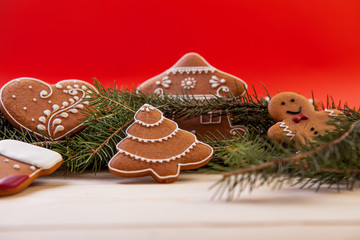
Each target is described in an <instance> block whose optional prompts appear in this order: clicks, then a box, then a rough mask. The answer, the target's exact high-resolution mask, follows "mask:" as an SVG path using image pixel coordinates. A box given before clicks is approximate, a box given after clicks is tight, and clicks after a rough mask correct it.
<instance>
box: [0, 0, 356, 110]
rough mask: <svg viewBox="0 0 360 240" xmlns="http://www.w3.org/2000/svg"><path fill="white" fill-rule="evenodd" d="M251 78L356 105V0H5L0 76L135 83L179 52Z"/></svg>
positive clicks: (0, 4)
mask: <svg viewBox="0 0 360 240" xmlns="http://www.w3.org/2000/svg"><path fill="white" fill-rule="evenodd" d="M189 51H195V52H198V53H200V54H201V55H202V56H204V57H205V59H207V60H208V61H209V63H210V64H212V65H213V66H215V67H217V68H219V69H221V70H223V71H225V72H229V73H231V74H233V75H236V76H238V77H240V78H242V79H243V80H245V81H246V82H247V83H248V84H249V85H251V84H253V85H254V86H255V88H256V89H257V91H258V93H259V94H263V93H265V91H264V89H263V88H262V86H261V82H262V83H264V84H265V85H266V86H267V89H268V90H269V91H270V93H272V94H273V93H275V92H276V91H277V88H279V89H280V90H281V91H296V92H300V93H302V94H304V95H306V96H307V97H309V96H311V90H313V91H314V93H315V97H316V98H318V99H319V100H325V99H326V95H327V94H329V95H332V96H333V97H334V98H335V100H337V101H338V100H340V99H341V100H342V101H347V102H349V104H350V105H352V106H359V105H360V104H359V97H358V95H359V89H360V81H359V79H360V67H359V66H360V65H359V63H360V1H357V0H346V1H339V0H337V1H330V0H328V1H323V0H311V1H304V0H302V1H288V0H283V1H281V0H272V1H268V0H264V1H258V0H252V1H250V0H249V1H240V0H235V1H230V0H228V1H226V0H223V1H211V0H207V1H195V0H181V1H177V0H175V1H165V0H158V1H146V0H128V1H125V0H121V1H105V0H97V1H95V0H78V1H76V0H61V1H49V0H36V1H34V0H23V1H20V0H0V84H1V85H3V84H4V83H6V82H7V81H9V80H11V79H13V78H17V77H23V76H27V77H35V78H39V79H41V80H44V81H47V82H49V83H55V82H57V81H59V80H62V79H69V78H77V79H82V80H86V81H89V82H91V81H92V80H91V78H92V77H97V78H98V79H99V80H100V81H101V82H102V83H104V84H105V85H107V84H109V83H113V81H116V82H117V83H118V85H125V86H134V85H138V84H139V83H141V82H143V81H144V80H146V79H148V78H150V77H152V76H154V75H156V74H158V73H160V72H162V71H164V70H166V69H167V68H169V67H170V66H171V65H172V64H174V63H175V62H176V61H177V60H178V59H179V58H180V57H181V56H182V55H183V54H185V53H187V52H189Z"/></svg>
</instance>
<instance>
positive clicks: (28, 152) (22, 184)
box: [0, 140, 62, 196]
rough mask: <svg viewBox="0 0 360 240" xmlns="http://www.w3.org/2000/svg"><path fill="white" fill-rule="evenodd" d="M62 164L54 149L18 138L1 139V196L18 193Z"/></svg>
mask: <svg viewBox="0 0 360 240" xmlns="http://www.w3.org/2000/svg"><path fill="white" fill-rule="evenodd" d="M61 164H62V157H61V155H60V154H59V153H57V152H54V151H52V150H49V149H46V148H43V147H38V146H35V145H32V144H29V143H24V142H20V141H16V140H2V141H0V196H5V195H11V194H15V193H18V192H20V191H22V190H23V189H25V188H26V187H27V186H29V185H30V184H31V183H32V182H33V181H34V180H35V179H36V178H37V177H39V176H42V175H49V174H51V173H52V172H54V171H55V170H56V169H57V168H59V167H60V166H61Z"/></svg>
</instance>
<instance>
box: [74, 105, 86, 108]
mask: <svg viewBox="0 0 360 240" xmlns="http://www.w3.org/2000/svg"><path fill="white" fill-rule="evenodd" d="M75 107H76V108H79V109H83V108H84V105H82V104H78V105H76V106H75Z"/></svg>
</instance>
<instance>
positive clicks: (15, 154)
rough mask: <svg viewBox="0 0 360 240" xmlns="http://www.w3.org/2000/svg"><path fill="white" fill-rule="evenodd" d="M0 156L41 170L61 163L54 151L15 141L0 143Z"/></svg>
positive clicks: (58, 155) (59, 156)
mask: <svg viewBox="0 0 360 240" xmlns="http://www.w3.org/2000/svg"><path fill="white" fill-rule="evenodd" d="M19 150H21V151H19ZM0 154H1V155H3V156H6V157H8V158H11V159H15V160H17V161H20V162H23V163H26V164H29V165H33V166H36V167H38V168H41V169H49V168H52V167H53V166H55V165H56V164H57V163H59V162H61V161H62V157H61V155H60V154H59V153H57V152H55V151H52V150H49V149H46V148H43V147H39V146H35V145H32V144H29V143H25V142H20V141H16V140H2V141H0Z"/></svg>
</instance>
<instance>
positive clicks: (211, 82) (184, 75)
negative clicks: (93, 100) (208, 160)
mask: <svg viewBox="0 0 360 240" xmlns="http://www.w3.org/2000/svg"><path fill="white" fill-rule="evenodd" d="M246 88H247V84H246V83H245V82H244V81H243V80H241V79H240V78H238V77H235V76H233V75H230V74H228V73H225V72H222V71H220V70H218V69H216V68H215V67H213V66H211V65H210V64H209V63H208V62H207V61H206V60H205V59H204V58H203V57H201V56H200V55H199V54H197V53H188V54H185V55H184V56H183V57H182V58H181V59H180V60H179V61H178V62H177V63H175V65H174V66H172V67H171V68H170V69H168V70H166V71H165V72H163V73H161V74H159V75H157V76H155V77H153V78H151V79H149V80H147V81H145V82H144V83H142V84H141V85H140V86H139V87H138V89H139V90H140V91H142V92H143V93H145V94H149V95H150V94H158V95H164V94H167V95H173V96H178V97H184V96H185V95H191V96H193V97H194V98H196V99H204V98H207V99H211V98H214V97H216V96H217V97H229V96H230V95H233V96H241V95H243V94H245V91H246ZM175 121H176V122H178V124H179V126H180V127H181V128H183V129H185V130H188V131H191V132H193V133H196V134H199V135H208V134H209V132H210V133H212V134H215V135H218V133H221V134H222V135H225V136H232V135H237V134H240V135H243V134H244V133H245V132H246V128H245V127H244V126H242V125H233V123H232V119H231V116H230V115H228V116H219V112H209V113H208V114H205V115H203V116H201V117H199V118H193V119H190V120H184V119H175Z"/></svg>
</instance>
